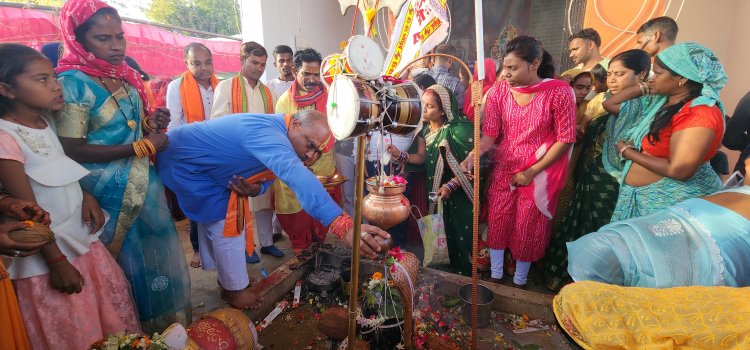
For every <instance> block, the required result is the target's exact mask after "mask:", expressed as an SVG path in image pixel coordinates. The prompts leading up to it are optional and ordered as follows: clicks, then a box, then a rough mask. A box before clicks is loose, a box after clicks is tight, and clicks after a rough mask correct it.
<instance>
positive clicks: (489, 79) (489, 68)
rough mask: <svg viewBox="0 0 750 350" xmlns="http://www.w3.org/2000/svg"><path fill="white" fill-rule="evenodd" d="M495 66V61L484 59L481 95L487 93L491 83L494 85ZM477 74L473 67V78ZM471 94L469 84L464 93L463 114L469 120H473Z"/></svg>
mask: <svg viewBox="0 0 750 350" xmlns="http://www.w3.org/2000/svg"><path fill="white" fill-rule="evenodd" d="M496 71H497V68H496V66H495V61H493V60H492V59H491V58H485V59H484V74H485V76H484V80H482V96H484V94H486V93H487V90H489V89H490V88H491V87H492V85H495V80H496V79H497V73H496ZM478 77H479V76H478V75H477V68H474V79H477V78H478ZM482 96H477V98H478V101H481V100H482ZM473 100H474V99H473V96H472V95H471V86H469V87H468V88H467V89H466V93H465V94H464V115H465V116H466V118H468V119H469V120H471V121H474V103H472V102H473Z"/></svg>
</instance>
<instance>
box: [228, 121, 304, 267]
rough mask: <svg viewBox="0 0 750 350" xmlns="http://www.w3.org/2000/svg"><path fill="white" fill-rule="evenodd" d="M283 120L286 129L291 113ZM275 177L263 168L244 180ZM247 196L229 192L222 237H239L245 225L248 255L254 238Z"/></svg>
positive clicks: (252, 180)
mask: <svg viewBox="0 0 750 350" xmlns="http://www.w3.org/2000/svg"><path fill="white" fill-rule="evenodd" d="M284 122H285V123H286V127H287V129H288V128H289V124H291V122H292V115H291V114H287V115H285V116H284ZM274 179H276V175H275V174H274V173H273V172H271V170H265V171H262V172H260V173H258V174H255V175H253V176H251V177H249V178H247V179H246V180H245V182H246V183H248V184H251V183H255V182H259V181H268V180H274ZM248 204H249V203H248V200H247V197H240V196H239V195H238V194H237V193H236V192H234V191H232V192H231V193H230V194H229V204H227V215H226V217H225V218H224V237H239V236H240V232H242V226H243V225H244V226H245V250H246V251H247V254H248V255H252V254H253V251H255V240H254V239H253V219H252V217H251V216H250V206H249V205H248Z"/></svg>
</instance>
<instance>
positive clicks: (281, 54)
mask: <svg viewBox="0 0 750 350" xmlns="http://www.w3.org/2000/svg"><path fill="white" fill-rule="evenodd" d="M293 55H294V52H293V51H292V48H291V47H289V46H286V45H279V46H276V48H274V49H273V66H274V67H276V70H277V71H278V73H279V75H278V76H277V77H276V78H274V79H272V80H270V81H269V82H268V87H269V88H271V91H273V94H274V96H276V97H277V98H278V97H279V96H281V95H282V94H284V92H286V91H287V90H289V88H290V87H292V83H294V73H292V67H293V62H292V59H293V57H292V56H293Z"/></svg>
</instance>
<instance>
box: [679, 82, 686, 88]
mask: <svg viewBox="0 0 750 350" xmlns="http://www.w3.org/2000/svg"><path fill="white" fill-rule="evenodd" d="M677 85H679V86H680V87H682V86H683V85H685V83H684V82H680V83H679V84H677Z"/></svg>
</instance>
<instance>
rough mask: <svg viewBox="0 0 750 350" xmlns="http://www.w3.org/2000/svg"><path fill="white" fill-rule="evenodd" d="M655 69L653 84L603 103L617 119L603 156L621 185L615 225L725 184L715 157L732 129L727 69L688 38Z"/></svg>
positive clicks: (661, 55) (660, 59)
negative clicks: (723, 93) (726, 105)
mask: <svg viewBox="0 0 750 350" xmlns="http://www.w3.org/2000/svg"><path fill="white" fill-rule="evenodd" d="M653 71H654V75H653V77H651V79H650V80H649V82H648V84H645V83H641V84H639V86H634V87H630V88H628V89H624V90H623V91H622V92H620V93H619V94H617V95H614V96H612V97H611V98H609V99H607V100H606V101H604V103H603V106H604V109H605V110H607V111H608V112H610V113H612V114H613V115H616V116H617V117H616V118H610V119H609V122H608V124H607V134H608V135H607V140H606V142H605V146H604V154H603V157H604V158H603V161H604V166H605V169H607V172H609V173H610V174H611V175H612V176H614V177H616V178H617V179H618V181H619V182H620V194H619V196H618V198H617V206H616V207H615V212H614V214H613V215H612V221H613V222H614V221H618V220H623V219H627V218H631V217H638V216H642V215H648V214H650V213H652V212H654V211H656V210H659V209H662V208H666V207H668V206H670V205H673V204H675V203H677V202H680V201H683V200H685V199H688V198H697V197H701V196H705V195H708V194H711V193H714V192H716V191H717V190H719V188H720V187H721V182H720V181H719V177H718V176H717V175H716V173H715V172H714V171H713V170H712V168H711V165H710V164H709V160H710V159H711V158H712V157H713V156H714V155H715V154H716V151H717V150H718V149H719V147H721V138H722V135H723V134H724V109H723V106H722V104H721V101H720V99H719V91H720V90H721V89H722V88H723V87H724V86H725V85H726V82H727V76H726V75H725V74H724V68H723V67H722V65H721V63H720V62H719V60H718V59H717V58H716V56H715V55H714V53H713V52H711V50H709V49H708V48H706V47H704V46H702V45H700V44H696V43H680V44H677V45H673V46H670V47H668V48H667V49H665V50H664V51H662V52H660V53H659V54H658V55H657V56H656V58H655V59H654V66H653ZM649 92H650V93H651V94H648V93H649ZM615 143H616V144H615Z"/></svg>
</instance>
